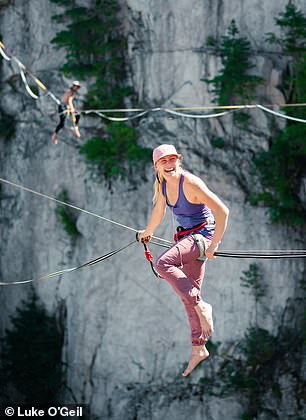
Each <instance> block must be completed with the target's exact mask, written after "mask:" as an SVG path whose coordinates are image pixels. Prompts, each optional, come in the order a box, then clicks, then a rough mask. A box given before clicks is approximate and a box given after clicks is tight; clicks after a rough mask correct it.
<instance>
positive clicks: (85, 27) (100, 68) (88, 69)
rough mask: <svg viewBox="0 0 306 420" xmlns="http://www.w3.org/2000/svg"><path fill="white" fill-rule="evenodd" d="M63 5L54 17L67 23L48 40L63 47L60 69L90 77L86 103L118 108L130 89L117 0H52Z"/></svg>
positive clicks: (91, 105)
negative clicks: (78, 1) (84, 1)
mask: <svg viewBox="0 0 306 420" xmlns="http://www.w3.org/2000/svg"><path fill="white" fill-rule="evenodd" d="M51 1H52V2H53V3H56V4H58V5H60V6H64V7H65V12H64V13H62V14H59V15H56V16H54V17H53V19H54V20H55V21H56V22H58V23H64V24H66V28H67V29H65V30H63V31H60V32H59V33H58V34H57V35H56V36H55V38H54V39H53V40H52V41H51V42H52V43H53V44H55V45H56V46H57V47H58V48H64V49H65V50H66V53H67V55H66V63H65V64H64V66H63V67H62V71H63V72H64V73H65V74H67V75H69V76H73V77H78V78H80V79H81V80H82V79H88V78H93V79H94V82H93V83H92V84H91V86H90V87H89V91H88V98H87V105H88V106H90V107H92V108H101V105H102V106H103V107H104V108H119V107H122V106H123V105H124V98H125V97H126V96H128V95H130V94H131V92H132V91H131V89H130V88H129V87H127V86H125V85H124V80H125V78H126V70H125V69H126V64H125V53H126V50H127V43H126V40H125V39H124V38H123V36H122V35H121V34H120V21H119V19H118V12H119V11H120V7H119V3H118V1H116V0H103V1H102V0H94V1H93V4H92V5H91V6H88V7H85V6H83V7H80V6H76V5H75V1H74V0H51Z"/></svg>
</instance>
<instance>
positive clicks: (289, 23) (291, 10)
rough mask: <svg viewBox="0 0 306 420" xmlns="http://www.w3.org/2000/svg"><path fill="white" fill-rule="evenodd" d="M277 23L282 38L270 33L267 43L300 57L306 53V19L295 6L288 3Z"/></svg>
mask: <svg viewBox="0 0 306 420" xmlns="http://www.w3.org/2000/svg"><path fill="white" fill-rule="evenodd" d="M275 22H276V24H277V26H279V28H280V29H281V33H282V34H281V37H280V38H278V37H277V36H276V35H275V34H273V33H272V32H269V33H268V34H267V42H269V43H271V44H278V45H280V46H281V48H282V50H283V51H284V52H286V53H289V54H297V55H298V56H300V55H301V54H302V53H303V52H306V44H305V33H306V17H305V16H304V15H303V13H302V12H301V11H300V10H298V9H297V7H296V6H295V5H294V4H292V3H291V2H288V4H287V6H286V8H285V11H284V12H282V13H280V14H279V17H278V18H276V19H275Z"/></svg>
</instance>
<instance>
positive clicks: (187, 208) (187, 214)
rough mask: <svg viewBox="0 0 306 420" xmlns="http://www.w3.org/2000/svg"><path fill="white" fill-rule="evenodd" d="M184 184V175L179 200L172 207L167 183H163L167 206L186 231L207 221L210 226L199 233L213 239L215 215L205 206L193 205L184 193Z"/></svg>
mask: <svg viewBox="0 0 306 420" xmlns="http://www.w3.org/2000/svg"><path fill="white" fill-rule="evenodd" d="M183 183H184V175H183V174H181V177H180V182H179V194H178V199H177V202H176V203H175V205H174V206H171V204H170V203H169V202H168V199H167V192H166V181H165V180H164V181H163V184H162V192H163V195H164V196H165V198H166V202H167V206H168V207H169V209H170V210H171V211H172V212H173V214H174V216H175V218H176V220H177V222H178V224H179V225H180V226H182V227H183V228H185V229H190V228H192V227H194V226H197V225H199V224H201V223H203V222H205V221H206V220H207V221H208V224H207V225H206V226H205V227H204V228H202V229H200V230H198V231H197V232H199V233H202V234H203V235H204V236H205V237H207V238H208V239H211V238H212V237H213V234H214V229H215V221H214V217H213V214H212V212H211V210H210V208H209V207H207V206H206V205H205V204H193V203H190V202H189V201H188V200H187V198H186V197H185V194H184V191H183Z"/></svg>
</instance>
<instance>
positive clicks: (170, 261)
mask: <svg viewBox="0 0 306 420" xmlns="http://www.w3.org/2000/svg"><path fill="white" fill-rule="evenodd" d="M199 254H200V252H199V249H198V246H197V244H196V243H195V241H194V239H193V238H192V237H191V236H187V237H186V238H184V239H182V240H181V241H179V242H178V243H177V244H175V245H174V246H173V247H171V248H170V249H169V250H168V251H166V252H164V253H163V254H162V255H161V256H160V257H159V258H158V259H157V261H156V263H155V267H156V270H157V271H158V273H159V274H160V275H161V276H162V277H163V278H165V280H167V281H168V282H169V283H170V284H171V285H172V287H173V288H174V290H175V291H176V293H177V294H178V295H179V296H180V297H181V299H182V300H183V303H184V305H185V310H186V313H187V316H188V320H189V324H190V331H191V343H192V354H191V358H190V361H189V363H188V367H187V368H186V370H185V371H184V373H183V376H187V375H189V374H190V373H191V372H192V371H193V369H194V368H195V367H196V366H197V365H198V364H199V363H200V362H201V361H202V360H204V359H206V358H207V357H208V356H209V353H208V351H207V349H206V347H205V343H206V342H207V340H208V337H209V336H210V335H211V334H212V331H213V325H212V313H211V306H210V305H209V304H207V303H204V302H203V301H202V300H201V286H202V282H203V277H204V272H205V262H204V261H200V260H197V258H198V257H199Z"/></svg>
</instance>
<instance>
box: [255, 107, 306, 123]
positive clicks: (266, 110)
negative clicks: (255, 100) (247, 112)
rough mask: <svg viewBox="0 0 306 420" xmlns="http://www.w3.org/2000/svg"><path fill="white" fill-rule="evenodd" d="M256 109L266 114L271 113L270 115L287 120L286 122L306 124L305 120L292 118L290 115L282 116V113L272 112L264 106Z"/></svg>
mask: <svg viewBox="0 0 306 420" xmlns="http://www.w3.org/2000/svg"><path fill="white" fill-rule="evenodd" d="M256 107H257V108H259V109H262V110H263V111H265V112H269V113H270V114H273V115H276V116H277V117H281V118H286V120H292V121H297V122H301V123H306V120H303V119H301V118H296V117H291V116H289V115H286V114H282V113H280V112H276V111H272V109H268V108H266V107H264V106H262V105H256Z"/></svg>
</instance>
